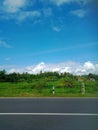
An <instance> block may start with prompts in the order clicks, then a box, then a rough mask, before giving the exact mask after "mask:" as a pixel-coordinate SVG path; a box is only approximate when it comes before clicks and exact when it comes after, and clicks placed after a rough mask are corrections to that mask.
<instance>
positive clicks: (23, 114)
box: [0, 113, 98, 116]
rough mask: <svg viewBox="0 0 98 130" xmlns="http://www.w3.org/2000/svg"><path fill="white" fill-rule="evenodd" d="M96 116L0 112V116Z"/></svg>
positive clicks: (92, 114)
mask: <svg viewBox="0 0 98 130" xmlns="http://www.w3.org/2000/svg"><path fill="white" fill-rule="evenodd" d="M1 115H2V116H16V115H18V116H98V114H97V113H0V116H1Z"/></svg>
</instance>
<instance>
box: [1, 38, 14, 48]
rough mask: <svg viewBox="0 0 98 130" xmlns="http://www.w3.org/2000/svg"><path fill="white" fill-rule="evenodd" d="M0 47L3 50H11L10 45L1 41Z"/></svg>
mask: <svg viewBox="0 0 98 130" xmlns="http://www.w3.org/2000/svg"><path fill="white" fill-rule="evenodd" d="M0 47H4V48H12V46H11V45H9V44H8V43H6V42H5V41H3V40H0Z"/></svg>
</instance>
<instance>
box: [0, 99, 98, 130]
mask: <svg viewBox="0 0 98 130" xmlns="http://www.w3.org/2000/svg"><path fill="white" fill-rule="evenodd" d="M0 130H98V98H0Z"/></svg>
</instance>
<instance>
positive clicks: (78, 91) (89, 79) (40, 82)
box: [0, 70, 98, 97]
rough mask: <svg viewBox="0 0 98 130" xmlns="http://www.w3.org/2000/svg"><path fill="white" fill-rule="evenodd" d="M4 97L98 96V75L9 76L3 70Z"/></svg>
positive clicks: (0, 85)
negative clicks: (83, 88) (83, 91)
mask: <svg viewBox="0 0 98 130" xmlns="http://www.w3.org/2000/svg"><path fill="white" fill-rule="evenodd" d="M83 84H84V87H85V93H84V94H82V85H83ZM2 96H11V97H13V96H31V97H32V96H61V97H62V96H98V75H97V74H92V73H89V74H88V75H81V76H79V75H73V74H70V73H58V72H44V73H43V72H40V73H39V74H29V73H22V74H20V73H15V72H14V73H9V74H8V73H6V71H5V70H1V71H0V97H2Z"/></svg>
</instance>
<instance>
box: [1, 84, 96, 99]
mask: <svg viewBox="0 0 98 130" xmlns="http://www.w3.org/2000/svg"><path fill="white" fill-rule="evenodd" d="M47 96H48V97H98V91H96V90H95V89H93V88H91V87H90V88H86V93H85V95H82V94H81V88H80V87H74V88H62V87H56V88H55V94H53V93H52V87H48V88H34V87H33V86H32V83H27V82H21V83H7V82H4V83H0V97H47Z"/></svg>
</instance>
